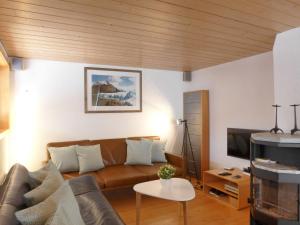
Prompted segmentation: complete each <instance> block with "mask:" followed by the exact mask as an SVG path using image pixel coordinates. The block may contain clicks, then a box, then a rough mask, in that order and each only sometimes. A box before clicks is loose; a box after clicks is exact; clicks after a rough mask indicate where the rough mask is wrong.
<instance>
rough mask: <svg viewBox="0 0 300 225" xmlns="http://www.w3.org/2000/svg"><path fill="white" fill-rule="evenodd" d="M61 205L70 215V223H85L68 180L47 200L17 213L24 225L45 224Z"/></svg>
mask: <svg viewBox="0 0 300 225" xmlns="http://www.w3.org/2000/svg"><path fill="white" fill-rule="evenodd" d="M59 206H62V208H63V209H64V211H65V214H66V215H69V219H70V224H74V225H83V224H84V222H83V220H82V217H81V214H80V211H79V206H78V204H77V201H76V199H75V196H74V194H73V191H72V189H71V187H70V185H69V182H68V181H65V183H64V184H63V185H61V186H60V188H59V189H57V191H55V192H54V193H53V194H52V195H51V196H49V197H48V198H47V199H46V200H45V201H43V202H40V203H39V204H37V205H34V206H32V207H29V208H26V209H23V210H21V211H18V212H16V213H15V215H16V217H17V219H18V220H19V221H20V222H21V223H22V224H23V225H43V224H45V222H46V221H47V220H48V219H49V218H50V217H51V216H52V215H53V214H54V213H55V211H56V210H57V209H58V207H59ZM62 208H61V209H62Z"/></svg>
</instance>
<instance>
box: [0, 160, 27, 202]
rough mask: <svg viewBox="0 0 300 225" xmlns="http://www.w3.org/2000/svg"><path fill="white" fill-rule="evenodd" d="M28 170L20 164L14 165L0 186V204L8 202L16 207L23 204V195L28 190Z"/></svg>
mask: <svg viewBox="0 0 300 225" xmlns="http://www.w3.org/2000/svg"><path fill="white" fill-rule="evenodd" d="M29 184H30V177H29V175H28V170H27V169H26V168H25V167H24V166H22V165H20V164H16V165H14V166H13V167H12V168H11V169H10V170H9V172H8V174H7V176H6V178H5V180H4V182H3V184H2V185H1V186H0V205H3V204H10V205H13V206H15V207H16V208H21V207H24V206H25V202H24V198H23V195H24V194H25V193H26V192H28V191H29V190H30V186H29Z"/></svg>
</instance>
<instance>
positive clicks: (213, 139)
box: [184, 52, 274, 167]
mask: <svg viewBox="0 0 300 225" xmlns="http://www.w3.org/2000/svg"><path fill="white" fill-rule="evenodd" d="M272 68H273V65H272V53H271V52H268V53H265V54H261V55H257V56H253V57H249V58H245V59H241V60H238V61H234V62H230V63H226V64H222V65H218V66H214V67H210V68H206V69H201V70H197V71H195V72H193V74H192V82H190V83H185V85H184V91H193V90H200V89H208V90H209V94H210V96H209V97H210V108H209V110H210V160H211V167H224V166H235V167H245V166H249V161H247V160H242V159H237V158H233V157H229V156H227V128H229V127H230V128H249V129H270V128H271V127H272V126H273V111H272V107H271V105H272V104H273V102H274V97H273V96H274V89H273V69H272Z"/></svg>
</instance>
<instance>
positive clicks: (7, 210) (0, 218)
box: [0, 204, 20, 225]
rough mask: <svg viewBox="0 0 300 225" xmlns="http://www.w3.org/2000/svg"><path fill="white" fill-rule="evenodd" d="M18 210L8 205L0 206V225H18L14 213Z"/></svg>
mask: <svg viewBox="0 0 300 225" xmlns="http://www.w3.org/2000/svg"><path fill="white" fill-rule="evenodd" d="M17 210H18V209H17V208H16V207H15V206H13V205H9V204H3V205H1V206H0V225H8V224H9V225H19V224H20V223H19V221H18V220H17V218H16V216H15V212H16V211H17Z"/></svg>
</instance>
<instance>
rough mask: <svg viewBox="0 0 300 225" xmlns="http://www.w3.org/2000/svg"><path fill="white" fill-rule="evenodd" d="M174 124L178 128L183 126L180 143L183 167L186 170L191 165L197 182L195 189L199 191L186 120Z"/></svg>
mask: <svg viewBox="0 0 300 225" xmlns="http://www.w3.org/2000/svg"><path fill="white" fill-rule="evenodd" d="M176 124H177V125H178V126H180V125H183V128H184V130H183V141H182V150H181V154H182V156H183V159H184V161H185V165H187V168H188V165H190V163H192V165H193V169H194V170H195V171H194V172H195V176H196V180H197V183H196V185H195V188H196V189H200V188H201V184H200V176H199V170H198V168H197V164H196V160H195V156H194V152H193V147H192V143H191V137H190V133H189V128H188V125H187V120H183V119H177V120H176ZM189 155H190V157H189ZM187 172H188V171H187ZM189 175H190V179H191V174H189Z"/></svg>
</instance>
